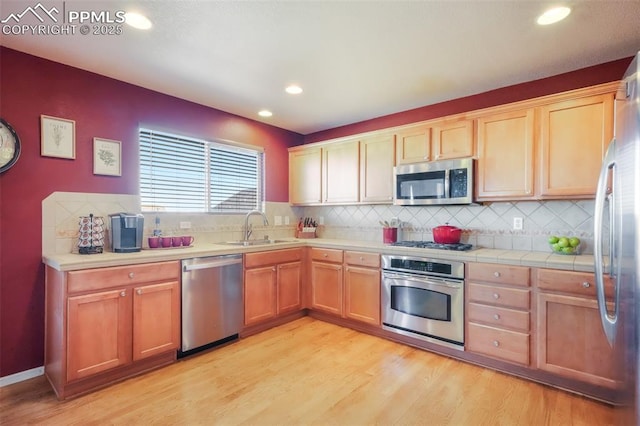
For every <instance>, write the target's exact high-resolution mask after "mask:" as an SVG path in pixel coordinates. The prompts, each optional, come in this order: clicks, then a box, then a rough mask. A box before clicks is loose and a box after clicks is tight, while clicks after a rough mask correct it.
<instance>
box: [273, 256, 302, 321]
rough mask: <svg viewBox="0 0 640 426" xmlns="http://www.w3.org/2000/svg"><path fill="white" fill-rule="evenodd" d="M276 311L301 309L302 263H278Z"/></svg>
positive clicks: (283, 311)
mask: <svg viewBox="0 0 640 426" xmlns="http://www.w3.org/2000/svg"><path fill="white" fill-rule="evenodd" d="M277 272H278V285H277V292H278V293H277V294H278V296H277V313H278V315H280V314H282V313H286V312H294V311H299V310H300V309H302V293H301V287H300V286H301V284H302V278H301V277H302V263H301V262H292V263H285V264H282V265H278V271H277Z"/></svg>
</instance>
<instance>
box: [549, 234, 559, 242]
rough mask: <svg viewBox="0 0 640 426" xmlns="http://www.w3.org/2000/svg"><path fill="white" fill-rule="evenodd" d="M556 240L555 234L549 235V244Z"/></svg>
mask: <svg viewBox="0 0 640 426" xmlns="http://www.w3.org/2000/svg"><path fill="white" fill-rule="evenodd" d="M557 242H558V237H556V236H555V235H552V236H550V237H549V244H555V243H557Z"/></svg>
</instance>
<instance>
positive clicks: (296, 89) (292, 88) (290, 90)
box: [284, 84, 302, 95]
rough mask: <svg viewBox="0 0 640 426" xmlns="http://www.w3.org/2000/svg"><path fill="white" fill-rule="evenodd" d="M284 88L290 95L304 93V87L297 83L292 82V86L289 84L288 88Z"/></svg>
mask: <svg viewBox="0 0 640 426" xmlns="http://www.w3.org/2000/svg"><path fill="white" fill-rule="evenodd" d="M284 90H285V92H287V93H288V94H290V95H299V94H300V93H302V87H300V86H297V85H295V84H292V85H291V86H287V88H286V89H284Z"/></svg>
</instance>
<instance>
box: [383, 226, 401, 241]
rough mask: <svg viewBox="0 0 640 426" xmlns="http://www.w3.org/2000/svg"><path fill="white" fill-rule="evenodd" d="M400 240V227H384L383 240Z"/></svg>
mask: <svg viewBox="0 0 640 426" xmlns="http://www.w3.org/2000/svg"><path fill="white" fill-rule="evenodd" d="M396 241H398V228H382V242H383V243H384V244H392V243H395V242H396Z"/></svg>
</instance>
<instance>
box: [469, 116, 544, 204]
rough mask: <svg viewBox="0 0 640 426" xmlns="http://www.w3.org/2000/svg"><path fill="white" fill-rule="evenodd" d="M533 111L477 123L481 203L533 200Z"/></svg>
mask: <svg viewBox="0 0 640 426" xmlns="http://www.w3.org/2000/svg"><path fill="white" fill-rule="evenodd" d="M533 138H534V110H533V109H527V110H523V111H516V112H509V113H505V114H497V115H494V116H489V117H481V118H479V119H478V171H477V177H478V179H477V181H476V193H477V198H478V199H479V200H491V199H514V198H529V197H532V196H533V153H534V151H533V150H534V145H533Z"/></svg>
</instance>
